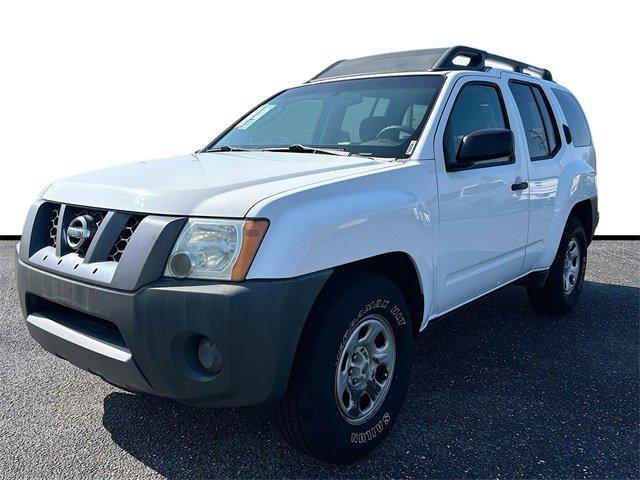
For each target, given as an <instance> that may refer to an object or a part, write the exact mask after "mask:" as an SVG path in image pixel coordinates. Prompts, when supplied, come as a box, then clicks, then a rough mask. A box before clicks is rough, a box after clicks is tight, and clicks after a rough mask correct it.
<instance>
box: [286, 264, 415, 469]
mask: <svg viewBox="0 0 640 480" xmlns="http://www.w3.org/2000/svg"><path fill="white" fill-rule="evenodd" d="M376 322H377V323H376ZM381 326H382V327H381ZM378 331H380V333H376V332H378ZM374 335H375V338H373V336H374ZM361 337H362V338H361ZM372 338H373V340H372ZM371 341H373V342H374V343H373V344H371V343H370V342H371ZM354 342H355V343H354ZM366 342H369V343H368V345H369V346H366V345H367V344H366ZM412 343H413V331H412V323H411V318H410V316H409V309H408V307H407V304H406V301H405V299H404V297H403V295H402V293H401V292H400V290H399V289H398V288H397V287H396V286H395V284H393V283H392V282H391V281H389V280H387V279H386V278H384V277H382V276H379V275H376V274H373V273H367V272H355V273H351V274H348V275H347V276H344V277H342V278H339V279H337V280H333V281H332V283H331V284H330V285H329V286H328V288H326V289H325V291H324V292H323V294H322V295H321V297H320V298H319V300H318V302H317V304H316V306H315V307H314V309H313V312H312V313H311V315H310V317H309V319H308V324H307V326H306V327H305V332H304V334H303V336H302V338H301V341H300V345H299V347H298V352H297V354H296V359H295V362H294V365H293V369H292V372H291V377H290V379H289V386H288V389H287V392H286V394H285V396H284V398H283V399H282V400H281V401H280V402H279V403H278V404H276V406H275V413H276V418H277V423H278V426H279V428H280V430H281V432H282V434H283V436H284V438H285V439H286V440H287V442H288V443H289V444H291V445H292V446H293V447H294V448H296V449H297V450H299V451H301V452H303V453H306V454H309V455H312V456H314V457H316V458H319V459H321V460H324V461H327V462H332V463H349V462H352V461H354V460H356V459H358V458H360V457H362V456H363V455H365V454H367V453H368V452H369V451H371V450H372V449H373V448H374V447H375V446H376V445H378V444H379V443H380V442H381V441H382V439H383V438H384V437H385V436H386V435H387V434H388V433H389V430H390V429H391V426H392V425H393V423H394V421H395V419H396V417H397V416H398V413H399V411H400V407H401V406H402V402H403V401H404V396H405V393H406V390H407V386H408V384H409V378H410V375H411V347H412ZM363 345H364V347H363ZM391 346H393V347H394V348H393V352H394V354H393V358H394V361H391V360H390V358H391V355H390V353H389V352H391ZM362 348H364V350H365V351H362ZM369 350H370V352H369ZM383 351H387V356H386V357H384V355H382V354H381V353H380V352H383ZM351 352H353V355H352V354H351ZM376 355H379V356H380V358H381V359H382V360H376V358H375V356H376ZM367 358H368V359H369V363H367V361H366V359H367ZM385 358H386V360H385ZM385 361H386V362H387V364H386V365H385V364H384V362H385ZM352 365H355V366H352ZM338 367H339V368H340V370H338ZM344 379H347V381H346V382H343V380H344ZM357 382H360V383H357ZM372 382H376V384H375V385H374V384H373V383H372ZM376 385H378V387H380V385H382V386H381V387H380V391H379V392H377V393H375V390H376V389H377V388H378V387H376ZM363 389H370V390H371V391H372V392H373V393H372V395H373V396H372V397H369V393H365V390H363ZM339 392H342V394H340V393H339ZM367 397H369V398H368V400H369V401H367ZM372 398H374V400H372ZM358 399H359V400H358ZM340 405H342V407H341V406H340ZM349 405H351V407H350V408H348V407H349ZM358 412H359V414H358ZM358 415H360V416H361V418H358Z"/></svg>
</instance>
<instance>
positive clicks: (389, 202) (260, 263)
mask: <svg viewBox="0 0 640 480" xmlns="http://www.w3.org/2000/svg"><path fill="white" fill-rule="evenodd" d="M432 163H433V162H413V163H412V164H407V165H400V166H398V167H397V168H393V169H390V170H385V171H383V172H378V173H373V174H370V175H365V176H360V177H357V178H350V179H343V180H341V181H338V182H333V183H329V184H325V185H321V186H316V187H314V188H308V189H305V190H302V191H296V192H293V193H289V194H286V195H281V196H280V197H278V198H273V199H269V200H267V201H264V202H263V204H262V205H257V206H256V207H254V208H253V209H252V211H251V212H250V214H249V216H251V217H266V218H268V219H269V220H270V221H271V225H270V227H269V231H268V232H267V235H266V236H265V239H264V241H263V243H262V245H261V246H260V250H259V252H258V254H257V256H256V258H255V260H254V262H253V264H252V266H251V269H250V270H249V273H248V275H247V278H248V279H249V278H250V279H257V278H290V277H297V276H300V275H305V274H307V273H312V272H317V271H320V270H324V269H327V268H332V267H336V266H339V265H344V264H348V263H351V262H354V261H358V260H362V259H365V258H370V257H374V256H376V255H381V254H384V253H390V252H404V253H406V254H408V255H409V256H410V257H411V259H412V260H413V262H414V264H415V266H416V268H417V270H418V276H419V278H420V281H421V283H422V288H423V294H424V296H425V303H430V299H431V298H432V295H431V292H430V290H431V287H432V285H433V281H432V278H433V250H432V248H431V246H432V245H436V244H437V243H436V238H435V235H436V231H435V230H436V228H437V225H438V221H437V218H436V216H437V211H438V210H437V201H436V196H435V193H436V189H435V174H434V173H432V172H429V167H431V168H432ZM425 285H428V286H429V287H428V288H427V289H425ZM425 290H427V291H425ZM425 307H427V305H425ZM425 311H429V310H428V308H425Z"/></svg>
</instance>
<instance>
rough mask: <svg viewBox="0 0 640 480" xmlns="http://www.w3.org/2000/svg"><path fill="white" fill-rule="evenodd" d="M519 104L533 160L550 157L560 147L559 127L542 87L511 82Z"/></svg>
mask: <svg viewBox="0 0 640 480" xmlns="http://www.w3.org/2000/svg"><path fill="white" fill-rule="evenodd" d="M509 88H510V89H511V93H512V94H513V97H514V99H515V101H516V105H517V106H518V112H519V113H520V118H522V125H523V126H524V130H525V135H526V138H527V145H528V146H529V156H530V157H531V160H540V159H543V158H549V157H551V156H553V155H554V154H555V152H556V151H557V148H558V144H559V142H558V129H557V127H556V126H555V120H554V119H553V116H552V115H553V113H552V112H551V109H550V108H549V104H548V102H547V101H546V99H545V97H544V94H543V93H542V91H541V89H540V88H539V87H538V86H536V85H531V84H528V83H520V82H510V84H509Z"/></svg>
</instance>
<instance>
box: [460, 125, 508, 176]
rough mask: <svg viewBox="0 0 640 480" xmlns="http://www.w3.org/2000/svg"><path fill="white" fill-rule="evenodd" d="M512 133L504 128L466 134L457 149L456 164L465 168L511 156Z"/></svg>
mask: <svg viewBox="0 0 640 480" xmlns="http://www.w3.org/2000/svg"><path fill="white" fill-rule="evenodd" d="M513 151H514V141H513V132H512V131H511V130H508V129H506V128H489V129H485V130H475V131H473V132H471V133H468V134H466V135H465V136H464V137H463V138H462V142H460V146H459V147H458V154H457V155H456V162H457V163H458V165H460V166H463V167H467V166H471V165H473V164H474V163H476V162H482V161H486V160H495V159H496V158H503V157H510V156H511V155H513Z"/></svg>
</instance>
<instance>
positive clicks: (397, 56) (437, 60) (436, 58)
mask: <svg viewBox="0 0 640 480" xmlns="http://www.w3.org/2000/svg"><path fill="white" fill-rule="evenodd" d="M459 57H462V58H466V59H468V62H467V63H466V64H463V65H460V64H456V63H454V60H456V59H457V58H459ZM487 60H488V61H490V62H494V63H498V64H500V65H505V66H506V67H509V68H511V69H513V71H514V72H518V73H524V74H530V73H533V74H535V75H537V76H539V77H541V78H543V79H544V80H549V81H553V77H552V75H551V72H550V71H549V70H547V69H545V68H540V67H535V66H533V65H529V64H528V63H525V62H520V61H518V60H513V59H511V58H507V57H501V56H500V55H494V54H493V53H487V52H485V51H484V50H479V49H477V48H472V47H464V46H462V45H457V46H455V47H450V48H431V49H426V50H410V51H407V52H395V53H383V54H381V55H372V56H369V57H361V58H354V59H350V60H340V61H338V62H336V63H334V64H332V65H330V66H329V67H327V68H325V69H324V70H323V71H321V72H320V73H319V74H317V75H316V76H315V77H313V78H312V79H311V80H309V81H310V82H313V81H315V80H324V79H328V78H336V77H350V76H355V75H367V74H378V73H400V72H416V71H428V72H438V71H443V70H473V71H485V70H488V69H489V68H490V67H489V66H487V65H486V62H487Z"/></svg>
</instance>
